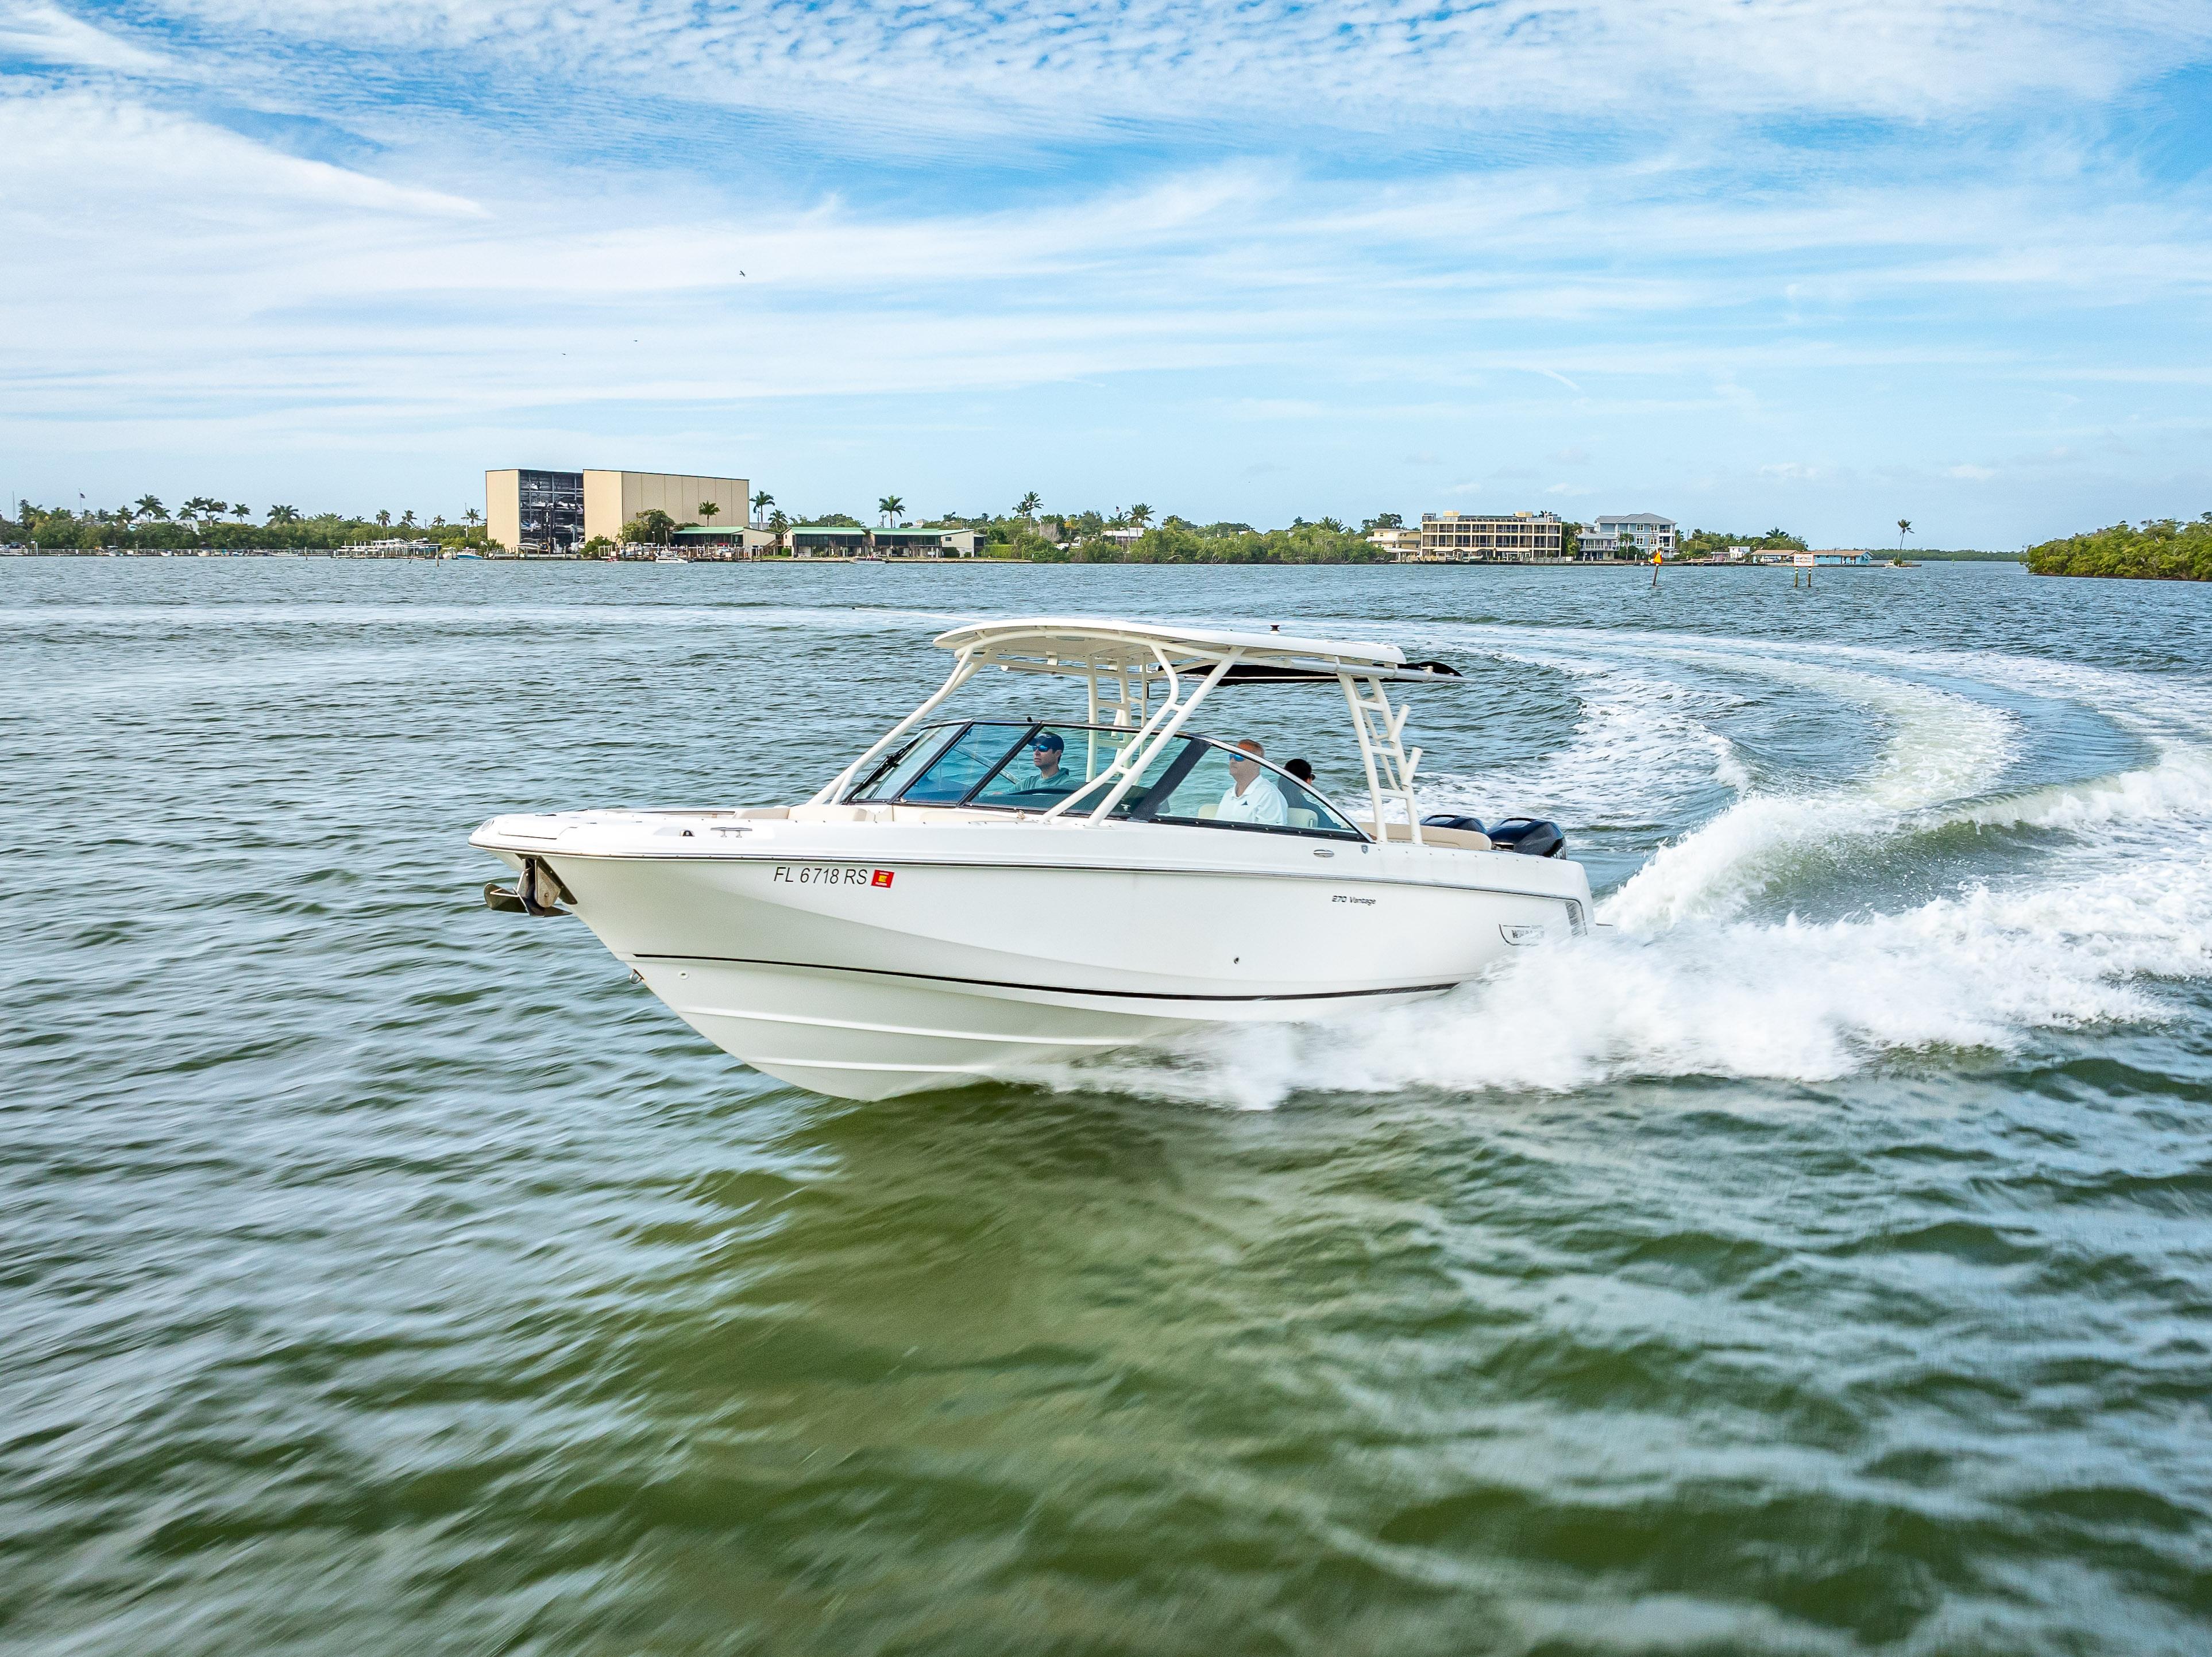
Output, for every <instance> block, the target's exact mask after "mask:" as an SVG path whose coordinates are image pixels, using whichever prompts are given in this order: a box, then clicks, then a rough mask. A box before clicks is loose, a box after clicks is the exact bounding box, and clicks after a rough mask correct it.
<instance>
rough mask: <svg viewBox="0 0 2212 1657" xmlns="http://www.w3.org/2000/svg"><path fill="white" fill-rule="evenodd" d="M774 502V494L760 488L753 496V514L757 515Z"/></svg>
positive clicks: (761, 513)
mask: <svg viewBox="0 0 2212 1657" xmlns="http://www.w3.org/2000/svg"><path fill="white" fill-rule="evenodd" d="M774 505H775V496H773V495H771V494H769V492H768V491H767V490H764V489H763V490H761V491H760V492H759V493H757V495H755V496H753V515H754V516H755V517H758V516H760V515H763V513H765V512H766V511H767V510H768V509H769V508H770V507H772V506H774Z"/></svg>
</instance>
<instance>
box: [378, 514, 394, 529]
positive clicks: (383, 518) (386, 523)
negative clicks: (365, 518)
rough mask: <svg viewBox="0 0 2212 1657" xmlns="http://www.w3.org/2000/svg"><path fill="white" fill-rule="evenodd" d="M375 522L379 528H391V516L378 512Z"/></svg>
mask: <svg viewBox="0 0 2212 1657" xmlns="http://www.w3.org/2000/svg"><path fill="white" fill-rule="evenodd" d="M376 521H377V523H378V525H379V526H380V527H383V528H386V529H389V528H390V527H392V514H391V513H389V512H380V513H378V514H377V515H376Z"/></svg>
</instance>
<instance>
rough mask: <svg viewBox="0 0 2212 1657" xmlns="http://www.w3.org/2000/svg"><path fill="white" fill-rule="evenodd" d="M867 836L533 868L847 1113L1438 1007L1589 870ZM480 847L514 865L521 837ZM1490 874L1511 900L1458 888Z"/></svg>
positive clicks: (1497, 860)
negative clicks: (1228, 862) (1033, 1068)
mask: <svg viewBox="0 0 2212 1657" xmlns="http://www.w3.org/2000/svg"><path fill="white" fill-rule="evenodd" d="M863 832H866V831H863ZM984 836H985V837H988V836H989V832H988V831H985V832H984ZM687 838H689V837H687ZM858 838H859V837H858V836H857V835H854V834H848V835H845V836H843V837H840V836H838V835H836V834H835V833H823V834H817V835H815V836H810V837H807V839H808V842H809V843H808V844H791V845H788V846H786V847H783V848H779V849H778V850H775V851H773V852H770V853H769V854H768V855H750V854H749V855H714V856H708V855H701V854H699V853H696V852H689V853H685V854H683V855H671V856H650V855H635V854H633V855H604V854H596V853H582V852H574V851H569V850H565V849H556V848H555V847H553V846H550V845H549V846H546V847H545V848H544V850H542V851H539V852H538V853H537V854H536V855H538V856H539V857H540V858H541V860H542V861H543V862H544V863H545V864H546V865H547V866H548V867H550V868H551V869H552V870H553V871H554V873H556V874H557V875H558V876H559V878H560V880H561V881H562V884H563V885H564V886H567V887H568V891H569V892H570V894H571V895H572V897H573V899H574V905H573V907H574V913H575V914H576V915H577V916H579V917H580V918H581V919H582V920H583V921H584V922H585V923H586V924H587V925H589V926H590V927H591V928H592V930H593V931H594V932H595V933H596V934H597V935H599V938H600V940H601V941H603V942H604V943H605V945H606V946H607V947H608V948H609V949H610V950H611V951H612V952H613V953H615V955H616V956H617V957H618V958H619V959H622V960H623V961H624V962H626V963H628V964H629V966H631V967H633V968H634V969H635V971H636V972H637V973H638V975H639V977H640V978H641V979H642V980H643V981H644V983H645V984H646V985H647V987H648V988H649V989H651V990H653V993H654V994H655V995H656V996H659V997H660V999H661V1000H662V1001H663V1002H666V1003H667V1005H668V1006H669V1007H670V1008H671V1009H672V1010H673V1011H674V1012H676V1013H677V1014H678V1016H680V1017H681V1018H683V1019H684V1021H685V1022H686V1023H688V1024H690V1026H692V1027H693V1028H694V1029H696V1030H697V1031H698V1032H699V1033H701V1034H702V1035H703V1036H705V1037H706V1038H707V1039H708V1040H710V1041H712V1042H714V1044H715V1045H717V1046H719V1047H720V1048H722V1049H723V1050H724V1051H726V1052H728V1053H730V1054H732V1056H734V1057H738V1058H739V1059H742V1060H743V1061H744V1062H745V1063H748V1064H750V1065H751V1066H753V1067H754V1068H755V1069H759V1070H762V1071H763V1072H765V1073H767V1074H769V1075H774V1076H776V1077H778V1078H780V1079H781V1080H784V1081H791V1082H793V1083H795V1084H797V1085H799V1086H802V1087H810V1088H812V1089H814V1090H816V1091H817V1092H820V1093H829V1094H834V1095H837V1096H840V1097H844V1098H852V1099H887V1098H891V1097H895V1096H896V1095H899V1094H903V1093H919V1092H922V1091H925V1090H928V1089H931V1088H937V1087H948V1086H957V1085H960V1084H962V1083H964V1082H968V1081H974V1080H975V1079H977V1078H979V1077H981V1076H987V1075H994V1074H1000V1073H1004V1072H1006V1071H1009V1070H1018V1069H1022V1068H1024V1067H1025V1066H1030V1065H1035V1064H1039V1063H1047V1062H1049V1061H1054V1060H1065V1059H1067V1058H1070V1057H1080V1056H1082V1055H1085V1054H1089V1053H1095V1052H1098V1051H1103V1050H1104V1049H1107V1048H1111V1047H1116V1046H1122V1045H1128V1044H1131V1043H1137V1042H1142V1041H1145V1040H1147V1039H1157V1038H1158V1037H1160V1036H1163V1035H1166V1034H1170V1033H1175V1032H1177V1031H1182V1030H1188V1029H1191V1028H1194V1027H1198V1026H1205V1025H1209V1024H1223V1023H1249V1022H1273V1021H1283V1020H1297V1019H1306V1018H1312V1017H1316V1016H1320V1015H1324V1014H1332V1013H1340V1012H1342V1011H1346V1010H1348V1009H1350V1008H1364V1007H1380V1006H1387V1005H1391V1004H1395V1003H1397V1002H1405V1001H1409V1000H1413V999H1416V998H1419V997H1421V996H1431V995H1436V994H1439V993H1442V992H1443V991H1444V990H1449V989H1451V988H1452V987H1454V986H1455V985H1456V984H1462V983H1464V982H1466V981H1467V980H1468V978H1473V977H1475V976H1477V975H1478V974H1480V973H1481V972H1484V971H1485V970H1486V969H1487V968H1489V967H1491V966H1494V965H1495V964H1497V963H1498V961H1499V960H1500V959H1503V958H1504V957H1505V956H1507V955H1509V954H1510V953H1512V952H1513V950H1515V949H1516V948H1517V947H1526V946H1528V945H1529V944H1532V943H1538V942H1541V941H1546V940H1558V939H1563V938H1565V937H1566V936H1567V935H1570V933H1571V932H1572V931H1573V930H1576V929H1578V927H1579V925H1580V923H1581V920H1582V917H1583V916H1584V915H1585V914H1586V913H1587V907H1586V905H1587V894H1588V886H1587V885H1586V884H1585V883H1583V879H1582V875H1581V871H1580V870H1579V869H1578V868H1575V866H1573V865H1571V864H1564V865H1563V864H1559V863H1556V862H1554V863H1551V864H1550V865H1549V866H1548V867H1547V868H1541V869H1539V868H1514V867H1513V866H1514V865H1516V864H1519V865H1530V864H1535V863H1537V862H1540V860H1536V859H1529V858H1520V857H1515V856H1511V855H1510V854H1477V855H1470V854H1459V855H1457V856H1454V855H1453V854H1449V853H1436V852H1432V851H1431V852H1425V851H1424V850H1423V849H1421V848H1412V847H1374V848H1370V849H1365V850H1362V849H1359V848H1346V849H1344V850H1343V851H1342V852H1341V853H1340V855H1339V856H1335V857H1334V858H1332V859H1331V860H1330V861H1329V862H1318V863H1317V862H1316V861H1315V859H1316V856H1317V854H1316V851H1315V850H1313V849H1312V847H1311V846H1310V844H1305V843H1299V842H1296V841H1286V842H1285V843H1284V844H1282V845H1281V846H1280V847H1275V846H1270V847H1269V848H1268V851H1269V853H1270V854H1271V856H1273V866H1267V867H1254V866H1251V863H1250V860H1249V841H1250V839H1251V837H1246V836H1237V837H1234V838H1236V839H1237V841H1240V842H1243V843H1245V844H1244V845H1243V846H1242V847H1240V848H1239V850H1240V851H1242V852H1243V853H1244V854H1245V857H1244V862H1243V866H1239V867H1227V866H1211V867H1210V866H1207V864H1206V862H1205V861H1204V859H1205V858H1206V856H1209V855H1212V856H1218V855H1219V854H1220V853H1221V852H1222V850H1223V846H1222V837H1220V836H1218V835H1207V834H1202V833H1200V834H1197V836H1196V839H1195V841H1194V842H1192V841H1190V840H1189V838H1188V836H1186V842H1185V844H1180V845H1172V846H1168V847H1160V846H1158V844H1157V841H1156V842H1155V844H1153V845H1151V846H1148V847H1146V850H1152V851H1154V852H1158V851H1159V850H1166V851H1169V852H1170V853H1176V852H1180V853H1182V854H1183V856H1182V861H1180V862H1176V860H1175V859H1174V858H1172V857H1170V858H1168V859H1162V858H1160V857H1158V856H1154V857H1152V859H1150V860H1149V861H1148V862H1146V863H1145V864H1139V863H1135V862H1128V861H1126V856H1127V852H1128V851H1129V850H1131V849H1132V845H1131V841H1130V837H1122V841H1121V844H1119V845H1113V844H1109V845H1105V846H1097V845H1090V846H1086V845H1083V844H1076V841H1077V839H1078V837H1077V836H1074V835H1066V836H1062V837H1058V838H1057V843H1056V844H1052V846H1051V850H1052V852H1053V853H1054V855H1053V856H1049V857H1044V858H1036V859H1032V860H1030V861H1024V860H1023V858H1022V856H1021V855H1020V850H1021V849H1012V848H1008V847H1007V846H1006V844H1004V843H1006V841H1007V839H1008V837H1007V835H1006V833H1004V832H1000V834H998V835H997V836H996V837H995V838H996V839H997V840H998V841H999V842H1000V843H1001V844H1000V845H997V846H993V845H989V844H987V839H986V841H985V843H984V844H980V845H979V844H974V843H975V841H977V840H978V838H979V837H977V836H973V835H971V836H968V837H965V838H966V840H967V841H968V842H969V844H960V843H959V842H960V840H961V838H962V837H957V836H954V837H950V839H949V840H948V837H946V836H945V835H943V834H939V835H937V836H934V837H928V838H929V839H930V840H932V841H933V844H924V843H921V841H920V840H919V839H918V838H917V837H915V836H912V835H902V834H901V833H899V832H897V831H894V830H889V829H885V828H877V829H874V830H873V831H872V836H871V838H872V840H873V841H874V844H866V843H862V844H851V843H852V842H854V841H856V840H857V839H858ZM1107 838H1110V837H1107ZM901 841H905V842H908V844H899V842H901ZM478 843H479V844H487V842H486V840H485V838H484V837H483V836H481V835H480V836H479V841H478ZM489 849H492V850H498V851H499V852H500V853H501V856H505V857H507V861H509V862H516V863H519V862H520V861H521V857H520V855H518V850H517V849H516V848H515V847H513V845H507V846H501V845H499V844H489ZM1010 850H1012V855H1009V853H1010ZM1116 852H1119V853H1121V854H1122V856H1123V858H1124V859H1125V860H1124V861H1118V862H1117V861H1115V856H1114V854H1115V853H1116ZM1086 853H1087V854H1090V855H1089V856H1086V855H1085V854H1086ZM1478 858H1479V859H1480V861H1479V862H1478V861H1477V859H1478ZM1454 865H1457V866H1458V867H1457V868H1456V869H1455V868H1454ZM1485 866H1486V868H1487V871H1488V872H1491V873H1493V874H1501V875H1516V876H1518V877H1520V880H1519V885H1520V886H1522V888H1524V889H1519V890H1515V889H1508V887H1507V886H1504V885H1501V884H1500V883H1499V882H1498V881H1496V880H1493V881H1492V882H1490V883H1487V884H1485V883H1480V882H1479V881H1476V880H1474V879H1472V878H1470V877H1471V876H1472V875H1473V874H1476V873H1479V872H1483V870H1484V868H1485ZM1455 873H1456V874H1459V875H1460V876H1462V878H1461V879H1460V880H1451V879H1449V878H1444V877H1447V876H1449V875H1451V874H1455ZM1530 886H1534V889H1526V888H1528V887H1530ZM1547 887H1548V888H1549V889H1547ZM1577 899H1579V902H1577Z"/></svg>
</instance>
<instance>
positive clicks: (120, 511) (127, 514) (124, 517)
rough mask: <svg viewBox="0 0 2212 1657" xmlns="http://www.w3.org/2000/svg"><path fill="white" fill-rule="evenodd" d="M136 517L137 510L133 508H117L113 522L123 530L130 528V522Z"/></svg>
mask: <svg viewBox="0 0 2212 1657" xmlns="http://www.w3.org/2000/svg"><path fill="white" fill-rule="evenodd" d="M137 515H138V509H137V507H135V506H118V507H117V508H116V509H115V521H116V522H118V523H119V524H121V525H122V526H123V527H125V529H128V528H130V527H131V520H132V519H133V518H135V517H137Z"/></svg>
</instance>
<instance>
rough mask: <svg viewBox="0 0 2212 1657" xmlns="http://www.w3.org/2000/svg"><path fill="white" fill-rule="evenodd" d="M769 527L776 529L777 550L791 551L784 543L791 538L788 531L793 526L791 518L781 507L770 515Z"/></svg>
mask: <svg viewBox="0 0 2212 1657" xmlns="http://www.w3.org/2000/svg"><path fill="white" fill-rule="evenodd" d="M768 527H769V528H770V529H773V530H774V531H775V550H776V551H779V552H786V551H790V549H789V548H788V547H787V546H786V545H784V543H785V542H786V541H787V540H788V539H790V537H789V535H788V534H787V533H786V532H787V531H788V530H789V529H790V527H791V520H790V519H788V518H787V517H785V516H784V515H783V509H782V508H781V507H778V508H776V509H775V511H773V512H771V513H769V515H768Z"/></svg>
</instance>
